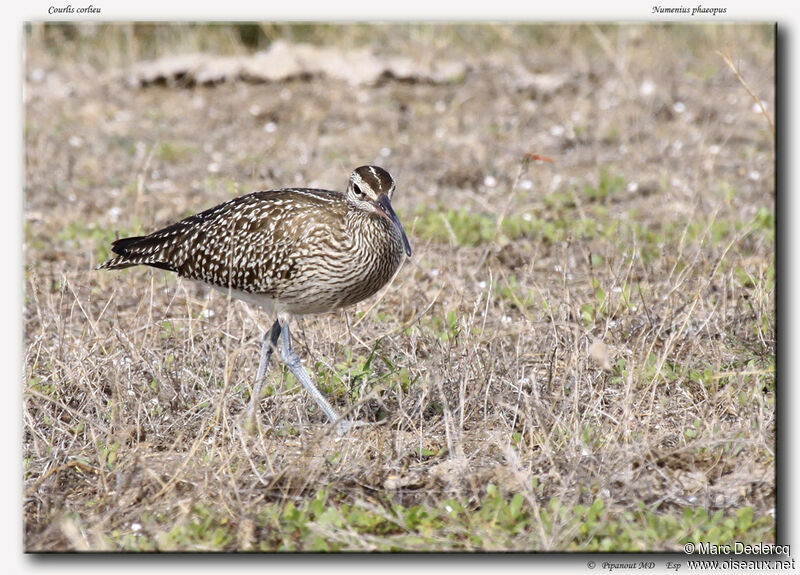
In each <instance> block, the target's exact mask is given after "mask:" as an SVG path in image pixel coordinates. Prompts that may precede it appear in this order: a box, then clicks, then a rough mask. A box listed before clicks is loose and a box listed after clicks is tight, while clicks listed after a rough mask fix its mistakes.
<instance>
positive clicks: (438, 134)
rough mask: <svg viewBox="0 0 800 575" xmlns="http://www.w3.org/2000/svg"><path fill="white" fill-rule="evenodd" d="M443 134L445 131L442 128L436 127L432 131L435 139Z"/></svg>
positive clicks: (438, 138) (439, 138)
mask: <svg viewBox="0 0 800 575" xmlns="http://www.w3.org/2000/svg"><path fill="white" fill-rule="evenodd" d="M445 134H446V132H445V131H444V128H436V131H435V132H434V133H433V135H434V136H436V139H437V140H441V139H442V138H444V136H445Z"/></svg>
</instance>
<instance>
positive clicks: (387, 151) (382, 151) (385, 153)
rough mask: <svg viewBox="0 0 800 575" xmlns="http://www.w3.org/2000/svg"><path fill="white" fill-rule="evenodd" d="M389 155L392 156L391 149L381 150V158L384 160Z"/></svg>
mask: <svg viewBox="0 0 800 575" xmlns="http://www.w3.org/2000/svg"><path fill="white" fill-rule="evenodd" d="M391 155H392V149H391V148H381V156H383V157H384V158H388V157H389V156H391Z"/></svg>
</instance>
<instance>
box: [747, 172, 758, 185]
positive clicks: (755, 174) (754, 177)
mask: <svg viewBox="0 0 800 575" xmlns="http://www.w3.org/2000/svg"><path fill="white" fill-rule="evenodd" d="M747 177H748V178H749V179H750V180H753V181H754V182H757V181H758V180H760V179H761V174H760V173H758V172H757V171H756V170H751V171H750V172H749V173H748V174H747Z"/></svg>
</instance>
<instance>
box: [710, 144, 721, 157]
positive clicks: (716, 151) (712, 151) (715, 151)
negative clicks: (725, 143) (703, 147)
mask: <svg viewBox="0 0 800 575" xmlns="http://www.w3.org/2000/svg"><path fill="white" fill-rule="evenodd" d="M708 153H709V154H711V155H712V156H716V155H717V154H719V146H717V145H716V144H715V145H713V146H709V148H708Z"/></svg>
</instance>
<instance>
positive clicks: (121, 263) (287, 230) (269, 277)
mask: <svg viewBox="0 0 800 575" xmlns="http://www.w3.org/2000/svg"><path fill="white" fill-rule="evenodd" d="M351 216H352V214H351ZM356 220H357V221H358V222H359V225H358V226H357V227H358V229H356V230H355V231H354V230H353V229H352V226H351V227H348V222H349V221H350V222H352V221H353V218H352V217H350V218H349V217H348V204H347V201H346V199H345V197H344V195H342V194H340V193H338V192H333V191H328V190H310V189H284V190H273V191H265V192H255V193H252V194H249V195H246V196H241V197H238V198H234V199H232V200H229V201H227V202H225V203H223V204H220V205H218V206H216V207H213V208H211V209H209V210H206V211H204V212H201V213H198V214H196V215H193V216H190V217H188V218H186V219H184V220H181V221H179V222H177V223H175V224H172V225H170V226H167V227H165V228H163V229H161V230H159V231H157V232H154V233H152V234H150V235H147V236H139V237H132V238H125V239H120V240H117V241H115V242H114V243H113V245H112V250H113V251H114V253H115V254H117V255H116V257H113V258H111V259H109V260H108V261H106V262H105V263H103V264H102V265H101V266H100V268H101V269H119V268H125V267H129V266H133V265H140V264H142V265H149V266H153V267H157V268H162V269H166V270H171V271H174V272H177V273H178V274H179V275H181V276H183V277H186V278H190V279H194V280H200V281H204V282H206V283H209V284H211V285H213V286H215V287H218V288H222V289H228V288H230V289H231V290H232V291H233V294H234V295H235V296H236V297H240V298H241V299H245V300H247V301H251V302H253V303H260V304H262V305H267V303H270V304H271V303H272V302H280V304H281V305H282V307H283V309H286V310H287V311H290V312H291V313H299V314H303V313H319V312H323V311H328V310H332V309H336V308H338V307H342V306H344V305H350V304H352V303H355V302H357V301H360V300H362V299H364V298H366V297H369V296H370V295H372V294H373V293H375V292H376V291H377V290H378V289H380V287H382V286H383V285H384V284H385V283H386V282H387V281H388V279H389V278H391V276H392V274H393V273H394V271H395V270H396V269H397V267H398V266H399V264H400V261H401V260H402V249H401V247H400V246H401V244H400V243H399V240H398V239H394V238H390V237H389V235H390V234H391V233H396V232H394V231H393V230H394V228H392V227H390V226H389V225H388V224H387V223H386V222H385V221H382V218H380V217H378V216H374V215H367V214H359V215H358V216H357V217H356ZM360 240H364V241H360ZM390 240H393V241H390ZM237 292H239V293H237Z"/></svg>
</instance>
